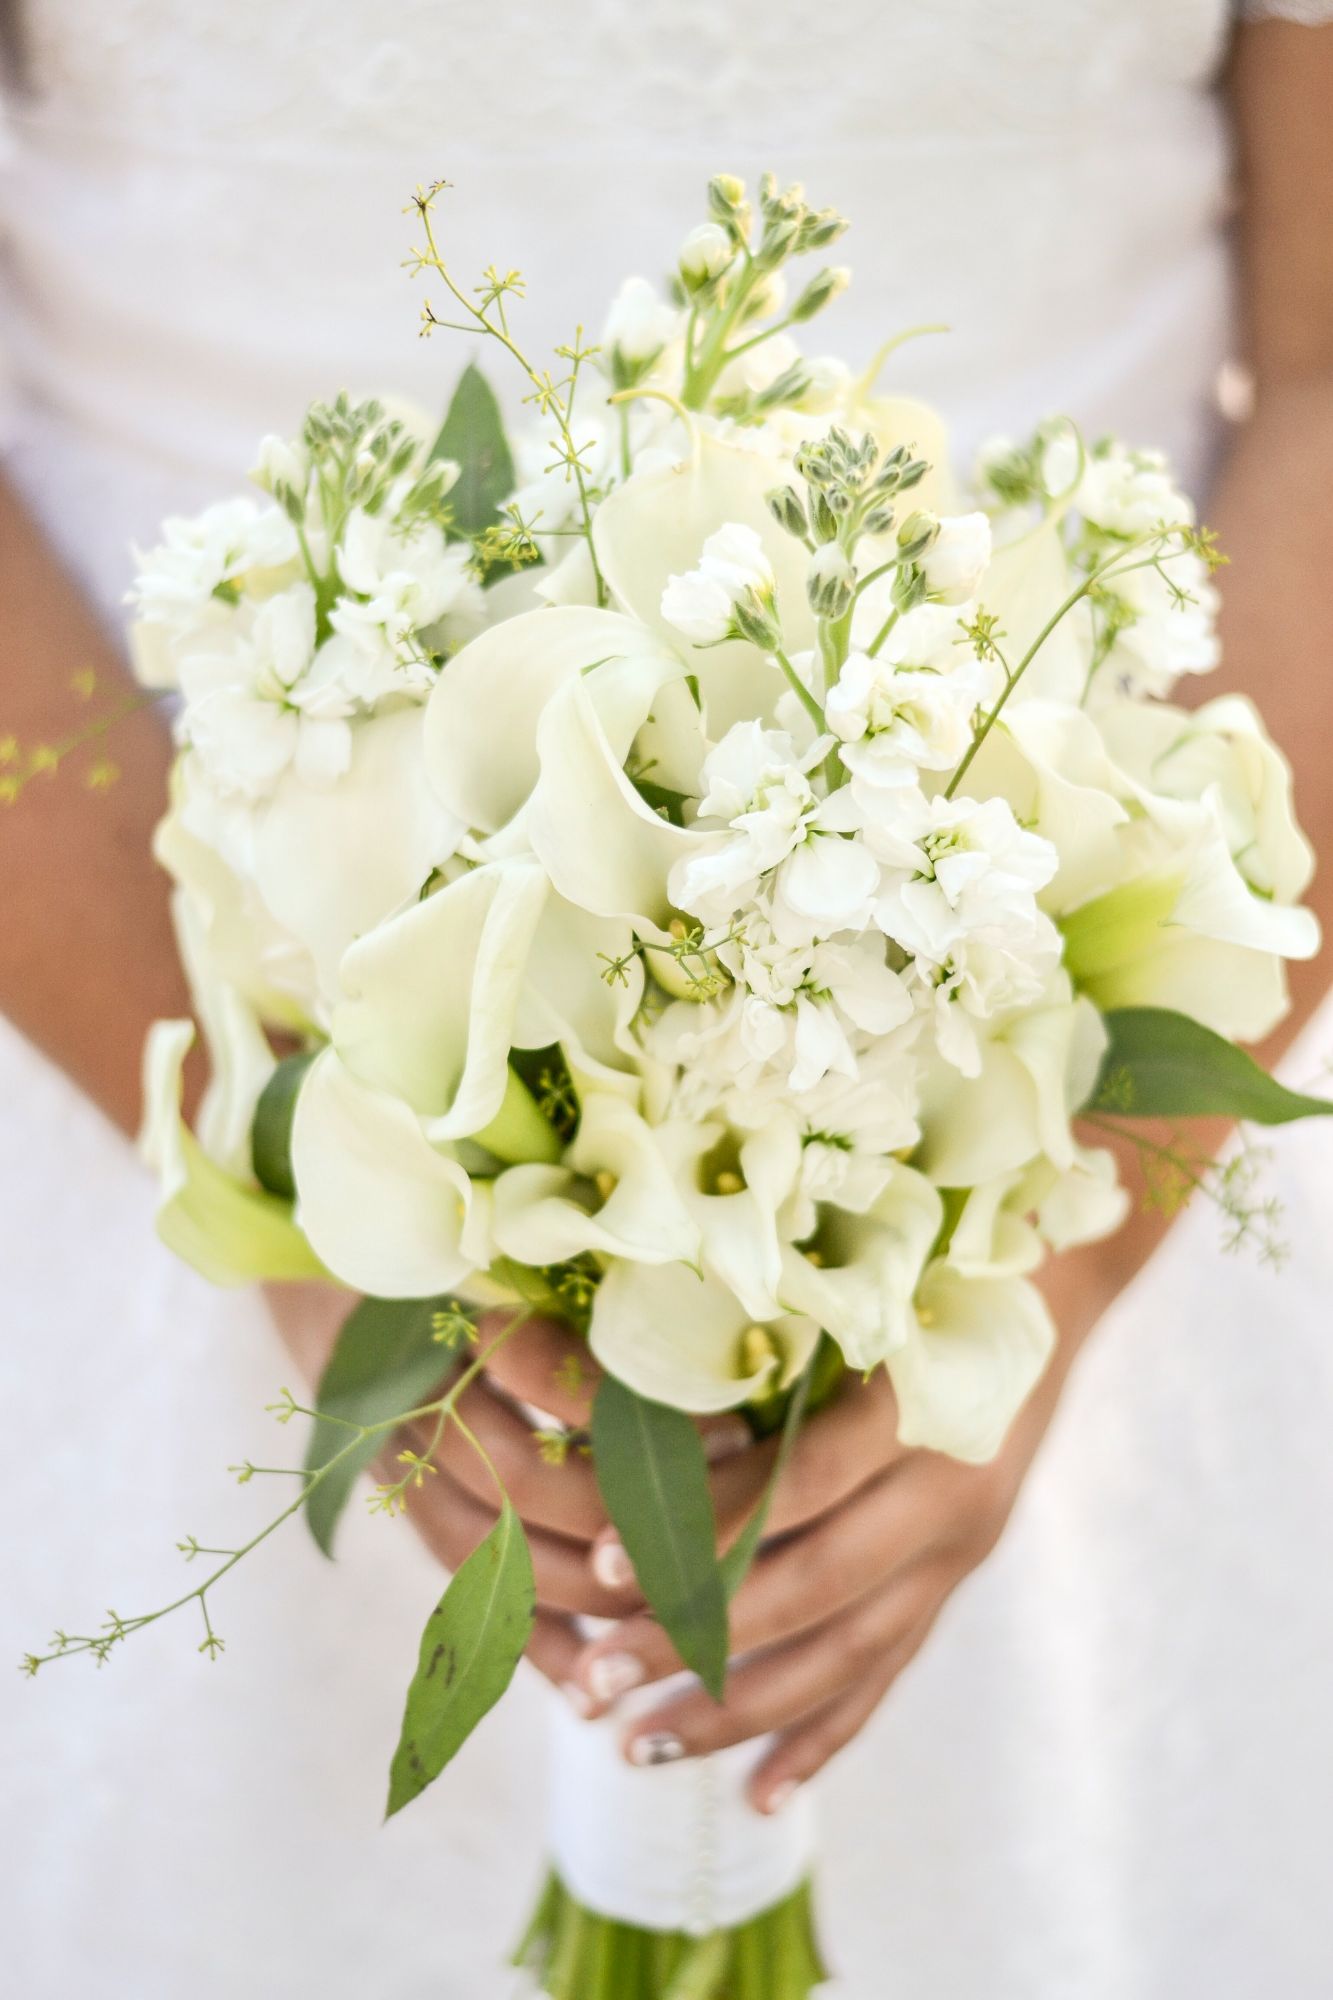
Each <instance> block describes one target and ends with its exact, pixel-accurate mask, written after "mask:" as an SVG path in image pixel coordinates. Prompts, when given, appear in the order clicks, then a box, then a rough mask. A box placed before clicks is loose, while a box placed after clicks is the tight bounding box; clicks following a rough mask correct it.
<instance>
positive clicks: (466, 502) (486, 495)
mask: <svg viewBox="0 0 1333 2000" xmlns="http://www.w3.org/2000/svg"><path fill="white" fill-rule="evenodd" d="M430 455H431V457H432V459H436V458H448V459H452V460H453V461H454V463H455V464H456V465H457V466H458V467H459V474H458V479H457V482H456V484H455V485H454V486H453V487H452V488H451V489H450V494H449V499H450V504H451V505H452V507H453V514H454V523H455V527H456V529H457V532H458V533H459V534H460V535H466V536H473V535H482V534H484V533H485V532H486V530H487V529H488V528H491V527H493V526H494V525H495V523H496V522H497V521H498V519H499V517H500V509H501V507H502V505H503V504H504V502H505V501H506V500H507V499H508V498H509V495H510V494H511V493H512V492H513V490H514V460H513V455H512V454H511V452H510V449H509V444H508V440H507V439H506V437H505V431H504V422H503V419H502V418H501V415H500V405H499V403H498V402H497V401H496V399H495V392H494V390H493V389H492V388H491V385H490V383H489V382H488V381H487V380H486V377H485V376H484V375H483V374H482V372H481V370H480V369H479V368H478V367H477V366H476V364H475V363H474V362H469V363H468V365H467V367H466V368H465V369H464V370H463V373H462V375H461V376H460V378H459V382H458V387H457V388H456V389H455V390H454V394H453V401H452V402H451V403H450V405H449V409H448V412H447V414H446V416H445V419H444V423H443V424H442V425H441V427H440V433H439V436H438V437H437V438H436V440H435V442H434V444H433V445H432V446H431V448H430Z"/></svg>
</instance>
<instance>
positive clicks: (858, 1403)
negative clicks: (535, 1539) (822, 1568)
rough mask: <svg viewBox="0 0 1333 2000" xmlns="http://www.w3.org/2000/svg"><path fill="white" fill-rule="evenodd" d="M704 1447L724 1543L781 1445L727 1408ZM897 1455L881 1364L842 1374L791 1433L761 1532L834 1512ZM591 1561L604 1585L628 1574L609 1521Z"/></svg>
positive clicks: (621, 1583)
mask: <svg viewBox="0 0 1333 2000" xmlns="http://www.w3.org/2000/svg"><path fill="white" fill-rule="evenodd" d="M704 1448H705V1450H706V1451H707V1453H708V1456H709V1459H710V1461H711V1462H712V1464H713V1466H714V1471H713V1474H712V1478H711V1481H710V1484H711V1486H712V1491H713V1508H714V1512H715V1514H716V1516H717V1538H718V1547H719V1548H721V1549H729V1548H730V1547H731V1545H732V1543H733V1542H734V1541H736V1539H737V1537H738V1536H739V1535H740V1533H741V1531H742V1529H743V1528H744V1526H745V1523H746V1522H747V1521H748V1520H749V1518H750V1516H751V1515H752V1514H753V1512H754V1510H755V1508H756V1507H757V1506H758V1505H759V1504H760V1501H761V1500H762V1498H763V1495H764V1492H765V1490H766V1488H767V1486H768V1484H769V1481H770V1479H771V1478H772V1476H773V1466H774V1463H775V1461H776V1459H777V1455H778V1451H779V1449H780V1445H779V1441H778V1439H777V1438H776V1437H772V1438H766V1439H764V1441H763V1442H762V1443H758V1444H757V1443H755V1442H754V1440H753V1438H752V1437H751V1434H750V1429H749V1426H748V1424H746V1423H745V1420H744V1418H743V1417H738V1416H735V1415H734V1414H731V1415H727V1416H723V1417H720V1418H716V1419H713V1420H712V1423H711V1425H709V1424H705V1426H704ZM903 1455H904V1454H903V1450H902V1447H901V1446H900V1445H899V1443H898V1409H897V1404H896V1402H895V1401H894V1397H893V1390H892V1387H891V1386H890V1384H889V1378H888V1376H887V1375H885V1374H884V1373H883V1372H882V1371H881V1373H880V1374H878V1375H877V1376H874V1377H872V1378H871V1380H870V1381H869V1382H866V1383H863V1382H861V1381H860V1380H859V1379H858V1380H855V1381H851V1380H849V1381H848V1382H847V1383H845V1384H844V1387H843V1389H842V1391H841V1392H840V1393H839V1395H838V1397H837V1399H836V1400H835V1401H834V1402H833V1403H831V1404H829V1406H828V1408H827V1409H825V1410H821V1411H820V1412H819V1414H818V1415H817V1416H816V1417H813V1418H811V1419H810V1420H809V1422H808V1423H807V1424H806V1425H805V1426H804V1427H803V1428H802V1430H801V1431H800V1432H799V1433H798V1434H797V1438H796V1442H795V1444H794V1445H793V1447H792V1451H791V1455H790V1457H789V1458H788V1461H787V1464H786V1466H785V1467H784V1469H783V1474H782V1479H781V1482H780V1483H779V1485H778V1488H777V1490H776V1492H775V1493H774V1495H773V1500H772V1504H771V1505H770V1507H769V1511H768V1518H767V1520H766V1521H765V1523H764V1534H765V1538H766V1539H768V1540H772V1539H776V1538H777V1537H778V1536H781V1535H784V1534H790V1533H791V1532H792V1530H793V1529H795V1528H799V1527H802V1526H805V1525H806V1524H808V1523H809V1522H811V1521H815V1520H818V1519H819V1518H820V1517H821V1516H822V1515H824V1514H830V1513H832V1512H834V1510H835V1509H836V1508H838V1507H840V1506H842V1505H843V1503H844V1502H845V1501H846V1500H847V1499H849V1498H850V1497H851V1495H852V1494H854V1493H856V1492H857V1491H859V1489H860V1488H861V1487H862V1486H865V1485H867V1484H869V1482H870V1481H871V1480H872V1479H877V1478H880V1477H882V1475H883V1473H884V1472H885V1470H886V1469H887V1467H889V1466H890V1465H892V1464H893V1463H895V1462H896V1461H897V1460H898V1459H900V1458H901V1457H902V1456H903ZM592 1561H593V1569H594V1572H595V1574H596V1575H597V1577H598V1578H599V1579H600V1581H601V1582H603V1583H604V1584H606V1585H608V1586H609V1587H611V1588H624V1587H626V1585H627V1584H628V1583H629V1582H630V1581H632V1579H633V1575H634V1571H633V1565H632V1564H631V1563H630V1560H629V1557H628V1556H627V1555H626V1554H625V1551H624V1549H623V1548H622V1547H621V1544H620V1538H619V1536H618V1535H617V1534H616V1532H615V1530H614V1528H607V1529H605V1530H604V1532H603V1533H602V1534H601V1535H600V1536H599V1537H598V1540H597V1542H596V1543H595V1544H594V1547H593V1555H592Z"/></svg>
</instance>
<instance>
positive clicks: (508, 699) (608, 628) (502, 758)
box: [425, 606, 681, 833]
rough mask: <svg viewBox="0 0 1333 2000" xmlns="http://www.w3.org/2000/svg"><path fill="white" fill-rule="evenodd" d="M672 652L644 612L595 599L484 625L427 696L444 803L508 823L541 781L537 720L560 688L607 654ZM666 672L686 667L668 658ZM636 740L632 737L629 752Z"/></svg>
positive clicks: (483, 823) (435, 778)
mask: <svg viewBox="0 0 1333 2000" xmlns="http://www.w3.org/2000/svg"><path fill="white" fill-rule="evenodd" d="M662 652H663V648H662V647H661V646H660V645H658V644H656V643H655V642H654V640H653V639H652V637H651V635H650V634H649V633H648V632H646V631H645V630H644V628H643V626H642V625H640V624H638V623H636V621H635V620H634V619H632V618H625V617H622V616H621V615H620V614H619V613H617V612H614V611H597V610H593V609H590V608H588V607H585V606H552V607H551V608H550V609H549V610H543V611H528V612H524V613H522V614H521V615H520V616H518V617H517V618H510V619H507V620H506V621H505V622H504V623H503V624H500V625H496V626H494V627H492V629H491V630H490V631H489V632H483V633H482V635H481V637H480V638H479V639H474V640H473V641H472V642H471V644H470V645H467V646H464V647H463V649H462V651H461V652H460V653H458V654H456V655H455V657H454V658H453V659H452V660H450V662H449V664H448V665H447V666H446V667H445V669H444V671H443V672H442V673H441V675H440V678H439V681H438V683H437V685H436V687H435V689H434V691H433V693H432V694H431V698H430V700H429V702H428V703H427V705H426V720H425V755H426V767H427V770H428V773H429V776H430V782H431V784H432V785H433V786H434V788H435V790H436V792H437V794H438V796H439V797H440V799H441V800H442V801H443V803H444V805H445V806H446V807H447V808H448V810H449V811H450V812H451V813H453V814H454V815H456V817H457V818H458V819H459V820H460V821H461V822H462V823H463V824H464V825H465V826H470V827H473V828H475V829H476V830H477V831H478V832H481V833H496V832H498V831H499V829H500V828H501V827H502V826H505V825H507V824H508V822H509V821H510V820H512V819H513V818H514V816H515V814H516V813H518V812H519V810H520V809H521V807H522V806H523V805H524V804H525V802H526V800H527V798H528V796H529V794H530V793H531V791H532V788H533V786H534V785H535V784H536V782H537V772H538V761H537V725H538V723H539V721H540V719H541V716H542V713H543V711H544V710H545V708H546V705H547V703H548V702H549V701H550V700H551V698H552V697H553V696H554V695H555V694H556V693H557V691H558V690H559V689H560V688H562V687H564V686H566V685H567V683H568V682H569V681H571V680H575V679H577V678H578V677H579V676H580V675H582V674H586V673H587V672H588V671H589V670H590V669H591V668H594V667H596V666H597V665H598V664H599V662H602V661H608V662H611V661H629V662H642V663H643V664H645V665H648V666H649V667H650V670H651V663H652V662H653V661H654V660H656V661H657V662H658V664H659V666H661V655H662ZM662 671H666V672H670V673H675V674H679V673H680V672H681V667H680V664H679V662H678V661H671V660H668V662H667V663H666V665H665V667H663V668H662ZM659 680H660V673H659ZM655 685H656V683H655ZM650 702H651V695H650V696H649V699H648V701H647V702H645V704H644V709H643V714H641V715H640V716H639V719H638V720H639V722H641V721H642V720H643V716H644V715H646V714H647V712H648V706H649V704H650ZM497 710H499V711H500V712H502V713H503V715H504V719H505V726H504V728H503V729H497V728H496V726H495V723H496V714H497ZM635 727H636V728H637V727H638V722H636V724H635ZM630 735H631V736H632V735H633V730H631V731H630ZM628 748H629V741H628V739H626V741H625V743H624V745H623V747H622V749H621V752H620V754H621V756H622V757H623V756H624V752H625V750H627V749H628Z"/></svg>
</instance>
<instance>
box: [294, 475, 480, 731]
mask: <svg viewBox="0 0 1333 2000" xmlns="http://www.w3.org/2000/svg"><path fill="white" fill-rule="evenodd" d="M338 570H339V574H340V575H341V577H342V580H343V582H344V584H345V585H346V586H347V589H346V591H344V593H343V594H342V595H341V596H340V597H339V599H338V601H337V603H336V604H335V606H334V608H333V611H332V612H331V614H330V617H329V623H330V624H331V625H332V627H333V629H334V631H335V632H337V633H338V634H340V635H341V636H342V637H343V638H345V639H347V640H348V641H350V643H351V646H352V647H353V648H355V652H352V653H348V654H347V655H346V656H345V658H344V660H343V662H342V663H341V673H342V678H343V680H344V683H345V684H346V686H347V687H348V690H349V692H351V693H352V694H353V695H355V697H356V698H357V699H358V700H360V701H363V702H365V703H367V705H369V704H372V703H373V702H375V701H376V700H378V699H380V698H381V697H382V696H383V695H386V694H391V693H402V692H411V693H416V694H424V693H426V692H427V691H428V690H429V688H430V687H431V685H432V683H433V680H434V676H433V674H432V673H431V671H430V668H429V667H428V666H426V665H425V664H423V662H422V661H421V660H420V658H419V652H420V649H419V648H414V647H413V646H412V644H411V642H412V641H413V639H414V638H415V636H416V634H417V633H419V632H422V631H424V630H426V629H427V628H428V627H430V626H432V625H435V624H437V623H439V621H440V620H442V619H444V618H446V617H447V616H450V615H453V616H455V617H458V618H461V619H463V620H464V621H468V620H472V621H473V622H476V620H477V618H478V612H479V601H480V590H479V586H478V584H477V582H476V579H475V578H474V577H473V576H472V575H471V573H470V571H469V569H468V552H467V549H466V547H464V546H462V545H452V546H451V545H450V544H449V543H447V542H446V541H445V539H444V535H443V534H442V532H441V531H440V529H439V528H438V527H437V526H436V524H435V523H434V522H433V521H417V522H414V523H411V524H410V525H408V526H407V527H400V526H398V525H397V524H396V523H395V522H394V520H393V519H392V517H391V516H389V515H386V514H367V513H366V512H365V510H364V508H361V507H354V508H353V509H352V512H351V514H350V515H349V516H348V520H347V526H346V528H345V529H344V531H343V538H342V542H341V544H340V546H339V549H338Z"/></svg>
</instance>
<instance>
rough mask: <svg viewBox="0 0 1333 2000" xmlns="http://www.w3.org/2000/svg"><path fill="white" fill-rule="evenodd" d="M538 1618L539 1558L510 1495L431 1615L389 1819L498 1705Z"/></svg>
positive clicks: (397, 1758) (398, 1753)
mask: <svg viewBox="0 0 1333 2000" xmlns="http://www.w3.org/2000/svg"><path fill="white" fill-rule="evenodd" d="M535 1615H536V1587H535V1584H534V1581H533V1575H532V1556H531V1554H530V1552H529V1550H528V1544H527V1538H526V1537H525V1535H524V1533H523V1526H522V1523H521V1522H520V1520H519V1518H518V1515H517V1514H516V1513H515V1512H514V1510H513V1508H512V1507H511V1506H510V1504H509V1502H508V1500H506V1501H505V1502H504V1505H503V1507H502V1508H501V1511H500V1518H499V1520H498V1521H497V1522H496V1524H495V1526H494V1527H493V1528H492V1529H491V1532H490V1533H489V1535H487V1537H486V1539H485V1541H484V1542H482V1543H481V1545H480V1546H479V1547H478V1548H475V1549H474V1550H473V1551H472V1554H471V1555H470V1556H469V1557H468V1559H467V1561H466V1562H465V1563H464V1564H463V1565H462V1567H461V1569H459V1570H457V1571H456V1572H455V1574H454V1575H453V1577H452V1578H451V1579H450V1582H449V1585H448V1588H447V1589H446V1591H445V1593H444V1595H443V1597H442V1598H441V1599H440V1601H439V1603H438V1604H437V1605H436V1607H435V1609H434V1610H433V1611H432V1612H431V1615H430V1617H429V1618H428V1619H427V1620H426V1629H425V1631H424V1632H423V1633H422V1635H421V1652H420V1656H419V1657H418V1660H417V1670H416V1673H415V1674H414V1675H413V1677H412V1684H411V1686H410V1687H409V1688H408V1691H407V1706H406V1708H405V1709H404V1711H403V1728H402V1734H401V1736H400V1737H399V1740H398V1748H397V1749H396V1750H395V1752H394V1757H393V1764H392V1767H391V1769H390V1773H389V1800H388V1806H387V1808H386V1815H385V1816H386V1818H392V1816H393V1815H394V1813H396V1812H401V1811H402V1808H403V1807H404V1806H406V1805H410V1804H411V1802H412V1800H413V1799H415V1798H418V1797H419V1796H420V1794H421V1793H422V1792H424V1791H425V1789H426V1787H427V1785H429V1784H431V1783H433V1781H434V1780H435V1779H436V1778H438V1777H439V1775H440V1773H441V1771H442V1770H443V1769H444V1767H445V1765H446V1764H448V1763H449V1762H450V1761H451V1759H452V1758H453V1757H454V1756H456V1754H457V1753H458V1751H459V1750H460V1749H461V1748H462V1746H463V1744H464V1743H465V1742H466V1741H467V1739H468V1737H469V1736H470V1735H471V1734H472V1731H473V1730H474V1729H475V1728H476V1726H477V1724H478V1723H479V1722H480V1721H481V1719H482V1717H483V1716H485V1715H486V1714H488V1713H489V1711H490V1710H491V1709H492V1708H494V1706H495V1704H496V1702H497V1701H499V1699H500V1697H501V1695H502V1694H503V1693H504V1691H505V1689H506V1688H507V1687H508V1686H509V1683H510V1681H511V1680H512V1679H513V1678H514V1669H515V1668H516V1667H517V1665H518V1663H519V1661H520V1660H521V1659H522V1657H523V1650H524V1648H525V1646H526V1645H527V1643H528V1639H529V1637H530V1635H531V1632H532V1625H533V1619H534V1617H535Z"/></svg>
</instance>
